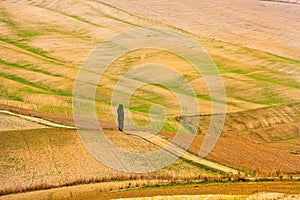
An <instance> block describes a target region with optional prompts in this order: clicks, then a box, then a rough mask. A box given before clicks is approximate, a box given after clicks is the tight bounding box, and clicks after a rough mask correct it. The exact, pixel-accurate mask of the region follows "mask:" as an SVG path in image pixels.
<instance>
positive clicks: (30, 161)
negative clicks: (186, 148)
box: [0, 129, 219, 195]
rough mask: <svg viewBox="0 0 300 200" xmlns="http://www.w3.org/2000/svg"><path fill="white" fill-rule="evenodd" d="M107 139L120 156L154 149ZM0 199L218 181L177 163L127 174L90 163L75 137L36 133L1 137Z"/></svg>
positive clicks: (111, 134)
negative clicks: (74, 189)
mask: <svg viewBox="0 0 300 200" xmlns="http://www.w3.org/2000/svg"><path fill="white" fill-rule="evenodd" d="M106 135H107V137H108V138H109V139H110V140H111V141H112V142H114V143H115V144H116V145H118V146H119V147H120V148H123V149H124V150H128V151H132V152H145V151H153V150H155V149H157V147H156V146H154V145H152V144H150V143H148V142H146V141H145V140H143V139H139V138H132V137H131V136H127V135H126V134H121V133H118V132H117V131H110V130H107V131H106ZM0 138H1V139H0V141H1V147H0V148H1V149H0V152H1V156H0V169H1V170H0V171H1V176H0V187H1V194H2V195H3V194H9V193H18V192H24V191H33V190H41V189H49V188H56V187H63V186H70V185H79V184H89V183H99V182H110V181H121V180H156V181H157V183H159V182H164V181H166V182H167V183H170V182H172V183H175V182H191V181H193V180H210V179H215V178H218V176H219V175H218V173H215V172H213V171H210V170H206V169H202V168H200V167H198V166H196V165H193V164H190V163H187V162H185V161H183V160H178V161H176V162H174V163H173V164H172V165H170V166H168V167H165V168H163V169H161V170H159V171H157V172H153V173H149V174H126V173H122V172H118V171H116V170H113V169H110V168H109V167H106V166H104V165H103V164H101V163H99V162H98V161H96V160H95V158H93V157H92V156H91V155H90V154H89V153H88V152H87V150H86V149H85V147H84V146H83V145H82V143H81V141H80V139H79V137H78V135H77V132H76V131H71V130H63V129H36V130H24V131H6V132H1V133H0Z"/></svg>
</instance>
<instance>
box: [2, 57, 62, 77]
mask: <svg viewBox="0 0 300 200" xmlns="http://www.w3.org/2000/svg"><path fill="white" fill-rule="evenodd" d="M0 64H2V65H6V66H8V67H15V68H19V69H24V70H27V71H33V72H37V73H41V74H46V75H50V76H55V77H63V76H62V75H60V74H52V73H50V72H48V71H46V70H42V69H38V68H36V67H34V66H32V65H19V64H17V63H11V62H7V61H5V60H2V59H0Z"/></svg>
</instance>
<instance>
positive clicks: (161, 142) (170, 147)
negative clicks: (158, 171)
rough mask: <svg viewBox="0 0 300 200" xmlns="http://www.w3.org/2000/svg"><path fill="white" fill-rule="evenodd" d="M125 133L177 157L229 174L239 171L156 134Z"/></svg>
mask: <svg viewBox="0 0 300 200" xmlns="http://www.w3.org/2000/svg"><path fill="white" fill-rule="evenodd" d="M126 133H127V134H129V135H134V136H137V137H141V138H143V139H145V140H147V141H149V142H151V143H153V144H155V145H158V146H159V147H161V148H164V149H165V150H166V151H168V152H170V153H172V154H174V155H176V156H178V157H182V158H185V159H187V160H190V161H193V162H195V163H199V164H201V165H205V166H207V167H210V168H213V169H217V170H220V171H223V172H225V173H230V174H238V173H239V171H237V170H235V169H232V168H229V167H226V166H224V165H220V164H218V163H214V162H211V161H209V160H206V159H203V158H200V157H198V156H195V155H193V154H191V153H189V152H187V151H185V150H183V149H181V148H179V147H178V146H176V145H174V144H171V143H169V142H168V141H167V140H165V139H163V138H161V137H160V136H158V135H152V134H149V133H146V132H137V131H130V132H126Z"/></svg>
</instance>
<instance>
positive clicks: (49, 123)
mask: <svg viewBox="0 0 300 200" xmlns="http://www.w3.org/2000/svg"><path fill="white" fill-rule="evenodd" d="M0 113H3V114H7V115H12V116H16V117H20V118H23V119H26V120H29V121H32V122H36V123H39V124H43V125H46V126H50V127H53V128H65V129H76V127H72V126H65V125H62V124H57V123H54V122H50V121H47V120H44V119H41V118H37V117H31V116H26V115H20V114H16V113H13V112H10V111H6V110H0Z"/></svg>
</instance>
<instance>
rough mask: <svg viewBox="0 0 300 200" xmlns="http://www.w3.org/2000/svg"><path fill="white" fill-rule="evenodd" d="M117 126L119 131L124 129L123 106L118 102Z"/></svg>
mask: <svg viewBox="0 0 300 200" xmlns="http://www.w3.org/2000/svg"><path fill="white" fill-rule="evenodd" d="M117 112H118V128H119V131H122V132H123V130H124V108H123V104H120V105H119V107H118V110H117Z"/></svg>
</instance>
